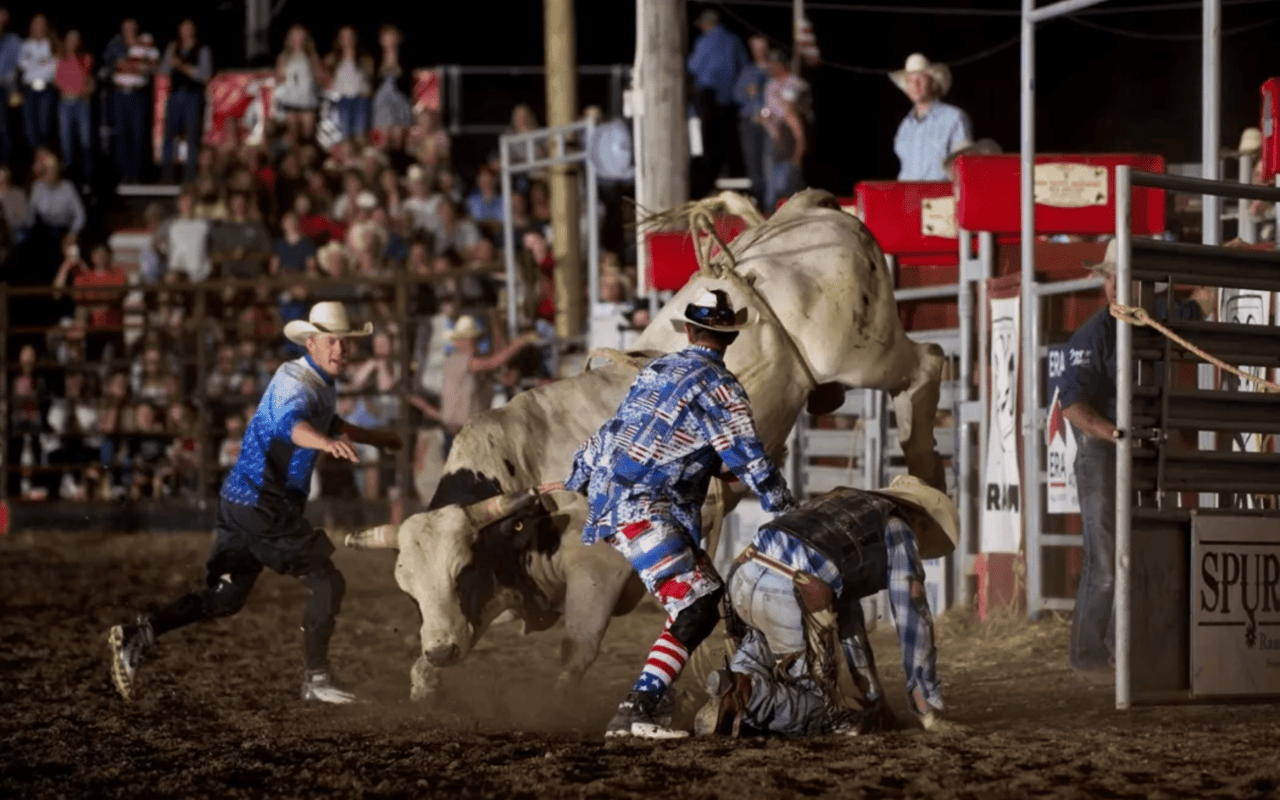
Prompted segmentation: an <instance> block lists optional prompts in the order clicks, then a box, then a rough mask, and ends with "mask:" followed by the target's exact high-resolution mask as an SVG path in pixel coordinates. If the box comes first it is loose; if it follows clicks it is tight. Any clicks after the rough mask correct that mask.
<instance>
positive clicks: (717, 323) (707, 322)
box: [671, 289, 747, 332]
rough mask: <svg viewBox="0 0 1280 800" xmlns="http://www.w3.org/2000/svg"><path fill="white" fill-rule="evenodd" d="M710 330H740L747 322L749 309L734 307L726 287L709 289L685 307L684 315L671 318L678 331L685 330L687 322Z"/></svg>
mask: <svg viewBox="0 0 1280 800" xmlns="http://www.w3.org/2000/svg"><path fill="white" fill-rule="evenodd" d="M686 322H687V323H689V324H690V325H693V326H695V327H698V328H705V329H706V330H709V331H738V330H742V328H743V327H744V326H745V325H746V324H747V309H746V308H740V309H737V310H736V311H735V310H734V308H733V301H731V300H730V299H729V293H728V292H726V291H725V290H724V289H707V290H705V291H703V293H702V294H700V295H698V299H697V300H694V301H693V302H692V303H690V304H688V305H687V306H685V307H684V316H683V317H677V318H675V319H673V320H671V324H672V326H674V327H675V329H676V330H677V331H680V332H683V331H684V326H685V323H686Z"/></svg>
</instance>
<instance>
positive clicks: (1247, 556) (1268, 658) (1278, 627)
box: [1191, 515, 1280, 697]
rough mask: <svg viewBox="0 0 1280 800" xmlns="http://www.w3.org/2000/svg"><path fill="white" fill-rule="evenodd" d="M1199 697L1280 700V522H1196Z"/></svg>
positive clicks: (1194, 638)
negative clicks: (1234, 696) (1267, 698)
mask: <svg viewBox="0 0 1280 800" xmlns="http://www.w3.org/2000/svg"><path fill="white" fill-rule="evenodd" d="M1191 551H1192V555H1191V694H1192V696H1193V697H1214V696H1225V695H1280V518H1276V517H1258V516H1204V515H1196V516H1194V517H1192V520H1191Z"/></svg>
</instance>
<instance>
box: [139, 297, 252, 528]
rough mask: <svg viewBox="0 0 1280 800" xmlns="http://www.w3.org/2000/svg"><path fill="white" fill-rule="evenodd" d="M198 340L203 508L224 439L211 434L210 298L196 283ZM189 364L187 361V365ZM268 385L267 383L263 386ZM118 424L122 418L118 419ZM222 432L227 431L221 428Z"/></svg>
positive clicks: (198, 490)
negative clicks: (207, 337) (207, 347)
mask: <svg viewBox="0 0 1280 800" xmlns="http://www.w3.org/2000/svg"><path fill="white" fill-rule="evenodd" d="M195 295H196V297H195V300H196V307H195V314H194V315H193V316H194V317H195V331H196V336H195V342H196V391H195V395H196V397H198V398H199V402H198V403H197V406H196V436H198V437H199V441H200V444H201V446H203V447H207V448H209V449H208V450H207V451H205V452H204V453H202V454H201V457H200V464H199V466H198V467H196V484H197V487H196V497H197V498H199V503H200V508H204V507H205V505H206V504H207V503H208V502H209V482H210V481H209V477H210V476H209V467H210V466H211V465H213V464H217V463H218V452H219V450H221V445H222V441H221V438H220V436H217V437H215V436H210V435H209V434H210V422H211V418H210V415H209V396H208V395H207V394H205V392H204V387H205V386H207V385H208V383H209V361H208V359H207V358H206V357H205V349H204V334H205V331H207V330H208V329H209V328H208V318H207V317H208V299H207V290H206V289H205V288H204V287H202V286H200V285H198V284H197V285H196V287H195ZM184 366H185V365H184ZM263 388H264V389H265V388H266V387H263ZM117 424H119V423H118V421H117ZM218 433H219V434H220V435H222V434H225V433H226V431H219V432H218Z"/></svg>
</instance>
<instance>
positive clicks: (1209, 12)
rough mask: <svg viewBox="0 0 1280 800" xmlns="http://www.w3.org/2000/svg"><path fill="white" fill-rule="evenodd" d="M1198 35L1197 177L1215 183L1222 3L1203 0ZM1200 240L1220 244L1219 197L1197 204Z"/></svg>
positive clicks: (1218, 166)
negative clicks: (1198, 122)
mask: <svg viewBox="0 0 1280 800" xmlns="http://www.w3.org/2000/svg"><path fill="white" fill-rule="evenodd" d="M1202 8H1203V14H1202V20H1201V24H1202V31H1201V36H1200V71H1201V75H1200V92H1201V95H1200V177H1201V178H1204V179H1205V180H1210V181H1216V180H1218V179H1219V178H1220V177H1222V175H1221V173H1222V170H1221V161H1220V160H1219V159H1220V156H1219V154H1218V151H1219V136H1218V95H1219V93H1220V92H1221V91H1222V90H1221V88H1220V86H1219V80H1220V78H1219V73H1220V72H1221V65H1220V63H1219V62H1220V55H1221V53H1220V48H1221V40H1220V35H1221V28H1222V0H1204V5H1203V7H1202ZM1200 240H1201V241H1202V242H1204V243H1205V244H1221V243H1222V201H1221V200H1219V199H1218V195H1216V194H1213V195H1210V194H1205V195H1203V196H1202V199H1201V205H1200Z"/></svg>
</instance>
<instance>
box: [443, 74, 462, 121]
mask: <svg viewBox="0 0 1280 800" xmlns="http://www.w3.org/2000/svg"><path fill="white" fill-rule="evenodd" d="M444 69H445V71H446V73H447V74H448V75H449V118H450V123H449V132H450V133H452V134H453V135H455V136H456V135H458V133H459V132H460V126H461V125H462V68H461V67H459V66H458V65H457V64H451V65H449V66H447V67H444Z"/></svg>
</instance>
